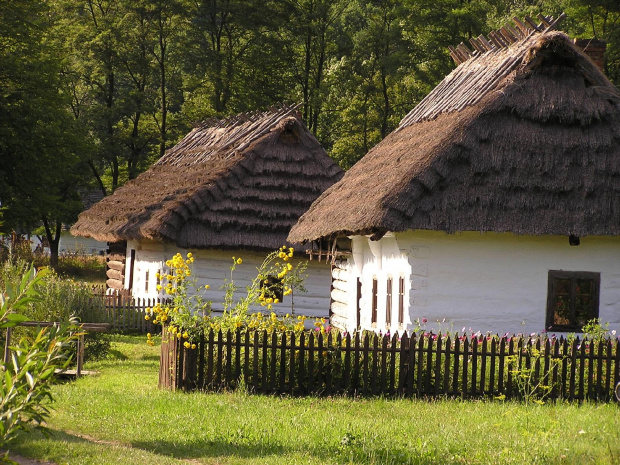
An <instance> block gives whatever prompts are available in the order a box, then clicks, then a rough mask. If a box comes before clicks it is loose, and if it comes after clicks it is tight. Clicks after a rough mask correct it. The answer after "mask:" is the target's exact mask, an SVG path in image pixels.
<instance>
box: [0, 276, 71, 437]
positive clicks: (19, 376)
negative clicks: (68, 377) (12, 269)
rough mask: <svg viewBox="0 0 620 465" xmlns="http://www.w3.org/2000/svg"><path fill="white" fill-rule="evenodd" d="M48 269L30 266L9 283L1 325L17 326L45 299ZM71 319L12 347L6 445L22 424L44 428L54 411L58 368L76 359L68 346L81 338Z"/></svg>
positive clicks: (0, 404) (0, 301) (5, 390)
mask: <svg viewBox="0 0 620 465" xmlns="http://www.w3.org/2000/svg"><path fill="white" fill-rule="evenodd" d="M45 274H46V273H45V271H40V272H39V273H38V274H36V271H35V269H34V267H32V266H31V267H30V268H29V269H27V270H26V271H25V272H24V273H23V275H22V277H21V280H19V282H6V283H5V289H4V294H0V305H1V306H0V329H6V330H8V329H10V328H14V327H15V326H16V325H18V324H19V323H21V322H23V321H27V320H29V318H28V317H27V316H25V315H23V314H22V313H18V312H22V311H25V310H27V309H28V307H29V306H30V305H31V304H33V303H38V302H41V296H40V295H39V292H38V290H37V284H38V283H40V282H41V280H42V279H43V278H44V277H45ZM75 329H76V327H75V326H73V325H72V324H71V323H66V324H63V325H54V326H52V327H50V328H43V329H40V330H39V331H38V332H37V333H36V335H35V336H34V337H33V338H22V339H21V340H20V341H19V342H18V344H16V345H14V346H11V350H10V359H9V360H8V363H5V364H3V365H2V368H1V369H0V447H4V446H5V445H6V444H7V443H8V442H9V441H11V440H12V439H13V438H14V437H15V434H16V433H17V431H18V430H19V429H26V427H27V426H29V425H31V424H32V425H35V427H38V428H41V427H42V425H41V423H42V422H43V421H44V420H45V419H46V418H47V417H48V416H49V413H50V412H49V409H48V408H47V406H46V403H47V402H48V401H52V400H53V398H52V394H51V386H52V383H53V380H54V372H55V370H56V369H63V368H65V367H66V366H67V365H68V363H69V362H70V356H69V353H68V351H67V350H66V349H67V345H68V344H69V342H70V341H71V340H72V339H73V338H74V337H75V333H74V330H75Z"/></svg>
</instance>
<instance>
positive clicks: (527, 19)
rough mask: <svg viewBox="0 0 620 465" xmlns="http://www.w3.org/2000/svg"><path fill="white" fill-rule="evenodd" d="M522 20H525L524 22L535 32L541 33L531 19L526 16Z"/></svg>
mask: <svg viewBox="0 0 620 465" xmlns="http://www.w3.org/2000/svg"><path fill="white" fill-rule="evenodd" d="M524 19H525V22H526V23H527V24H529V25H530V26H531V28H532V29H534V30H535V31H536V32H542V29H541V28H539V27H538V25H537V24H536V23H535V22H534V20H533V19H532V18H530V17H529V16H526V17H525V18H524Z"/></svg>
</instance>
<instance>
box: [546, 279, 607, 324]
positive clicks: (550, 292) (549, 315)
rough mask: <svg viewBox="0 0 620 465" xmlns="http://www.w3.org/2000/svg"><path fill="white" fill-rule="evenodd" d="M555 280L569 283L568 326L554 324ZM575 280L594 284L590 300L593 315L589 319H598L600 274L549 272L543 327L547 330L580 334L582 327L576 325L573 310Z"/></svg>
mask: <svg viewBox="0 0 620 465" xmlns="http://www.w3.org/2000/svg"><path fill="white" fill-rule="evenodd" d="M555 279H567V280H570V281H571V290H570V319H571V324H569V325H560V324H554V322H553V317H554V314H555V310H554V302H555V300H556V293H555V290H554V284H553V283H554V280H555ZM577 280H588V281H592V282H593V283H594V286H595V288H594V290H593V291H592V299H593V306H592V310H593V314H592V315H591V317H590V318H589V319H592V318H598V317H599V304H600V292H601V274H600V273H598V272H593V271H564V270H549V273H548V277H547V310H546V319H545V327H546V328H547V330H551V331H561V332H568V331H571V332H572V331H575V332H581V330H582V326H580V325H578V324H577V316H576V310H575V292H576V291H575V286H576V281H577Z"/></svg>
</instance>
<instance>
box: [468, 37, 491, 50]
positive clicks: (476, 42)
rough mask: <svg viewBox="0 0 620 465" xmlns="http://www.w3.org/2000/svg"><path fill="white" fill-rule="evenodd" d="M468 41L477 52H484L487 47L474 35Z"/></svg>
mask: <svg viewBox="0 0 620 465" xmlns="http://www.w3.org/2000/svg"><path fill="white" fill-rule="evenodd" d="M469 43H470V44H471V45H472V47H474V48H475V49H476V51H477V52H478V53H485V52H486V51H487V48H486V47H485V46H484V45H483V44H482V43H481V42H480V41H479V40H478V39H476V38H475V37H471V38H470V39H469Z"/></svg>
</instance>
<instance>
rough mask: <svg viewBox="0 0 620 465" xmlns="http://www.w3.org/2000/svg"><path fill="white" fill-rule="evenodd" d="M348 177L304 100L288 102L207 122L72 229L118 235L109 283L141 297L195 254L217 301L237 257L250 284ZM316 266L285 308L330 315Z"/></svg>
mask: <svg viewBox="0 0 620 465" xmlns="http://www.w3.org/2000/svg"><path fill="white" fill-rule="evenodd" d="M341 177H342V170H341V169H340V168H339V167H338V165H337V164H336V163H335V162H334V161H333V160H331V159H330V158H329V157H328V155H327V154H326V153H325V151H324V150H323V148H322V147H321V146H320V144H319V143H318V141H317V140H316V139H315V138H314V136H313V135H312V133H311V132H310V131H309V130H308V129H307V128H306V126H305V125H304V124H303V122H302V121H301V120H300V118H299V117H298V116H297V112H296V107H291V106H286V105H283V106H281V107H278V108H273V109H271V110H269V111H267V112H257V113H253V114H243V115H239V116H237V117H235V118H231V119H227V120H221V121H218V120H211V121H207V122H205V123H202V124H200V125H198V126H197V127H195V128H194V129H193V130H192V131H191V132H190V133H189V134H188V135H187V136H185V138H183V139H182V140H181V141H180V142H179V143H178V144H177V145H176V146H174V147H173V148H172V149H170V150H168V151H167V152H166V154H165V155H164V156H163V157H162V158H161V159H160V160H159V161H158V162H157V163H155V164H154V165H153V166H152V167H151V168H149V170H147V171H146V172H144V173H142V174H141V175H139V176H138V177H137V178H136V179H134V180H132V181H129V182H128V183H127V184H126V185H124V186H123V187H121V188H119V189H117V190H116V191H115V192H114V194H112V195H110V196H109V197H106V198H104V199H103V200H101V201H100V202H99V203H97V204H96V205H94V206H93V207H92V208H90V209H89V210H87V211H86V212H84V213H82V214H81V215H80V217H79V219H78V221H77V223H76V224H75V225H74V226H73V227H72V228H71V232H72V233H73V234H75V235H80V236H89V237H93V238H95V239H98V240H104V241H107V242H109V243H110V253H109V261H108V270H107V276H108V280H107V284H108V287H109V288H112V289H118V290H121V289H125V290H129V291H131V294H132V295H133V296H134V297H143V298H150V297H157V296H158V294H159V292H158V291H157V289H156V288H157V284H158V282H157V277H156V274H157V272H159V271H162V270H164V269H165V262H166V260H168V259H170V258H171V257H172V256H173V255H175V254H176V253H177V252H181V253H182V254H184V255H185V254H186V253H187V252H192V253H193V255H194V257H195V262H194V276H195V277H197V278H198V284H199V285H202V286H203V285H205V284H209V285H210V289H209V292H208V293H207V295H206V298H207V299H210V300H212V301H213V305H214V308H216V309H217V308H221V303H222V301H223V296H224V292H223V290H221V289H220V287H221V286H222V285H223V284H224V282H225V280H226V279H230V270H229V268H230V265H231V264H232V257H233V256H236V257H242V258H243V264H242V265H240V266H238V267H237V270H236V271H235V275H234V278H235V281H236V283H237V285H238V286H239V287H240V292H243V290H244V289H245V286H246V284H248V283H249V281H250V280H251V279H252V278H254V277H255V276H256V268H257V267H258V266H260V263H262V261H263V259H264V258H265V255H266V254H267V253H268V252H270V251H273V250H275V249H277V248H279V247H281V246H282V245H284V244H285V243H286V237H287V235H288V232H289V230H290V227H291V226H292V225H293V224H294V223H295V222H296V221H297V219H298V218H299V216H301V214H302V213H304V212H305V211H306V210H307V209H308V207H309V206H310V204H311V203H312V202H313V201H314V200H315V199H316V198H317V197H318V196H319V195H320V194H321V193H322V192H323V191H324V190H325V189H326V188H327V187H329V186H330V185H332V184H333V183H334V182H336V181H337V180H339V179H340V178H341ZM300 250H301V249H300ZM297 255H298V257H300V258H304V259H305V257H303V254H302V253H298V254H297ZM307 273H308V278H307V280H306V283H305V287H306V288H307V290H308V292H307V293H304V294H300V293H293V294H292V295H290V296H286V297H285V299H284V301H283V303H282V304H281V305H279V306H278V309H280V310H281V311H283V312H286V311H289V312H290V311H291V308H292V306H293V305H294V310H295V313H300V314H312V315H324V316H327V315H328V310H329V293H328V292H327V291H326V289H329V285H330V269H329V265H326V264H325V263H322V264H321V263H318V262H316V261H313V262H310V263H309V266H308V272H307Z"/></svg>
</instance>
